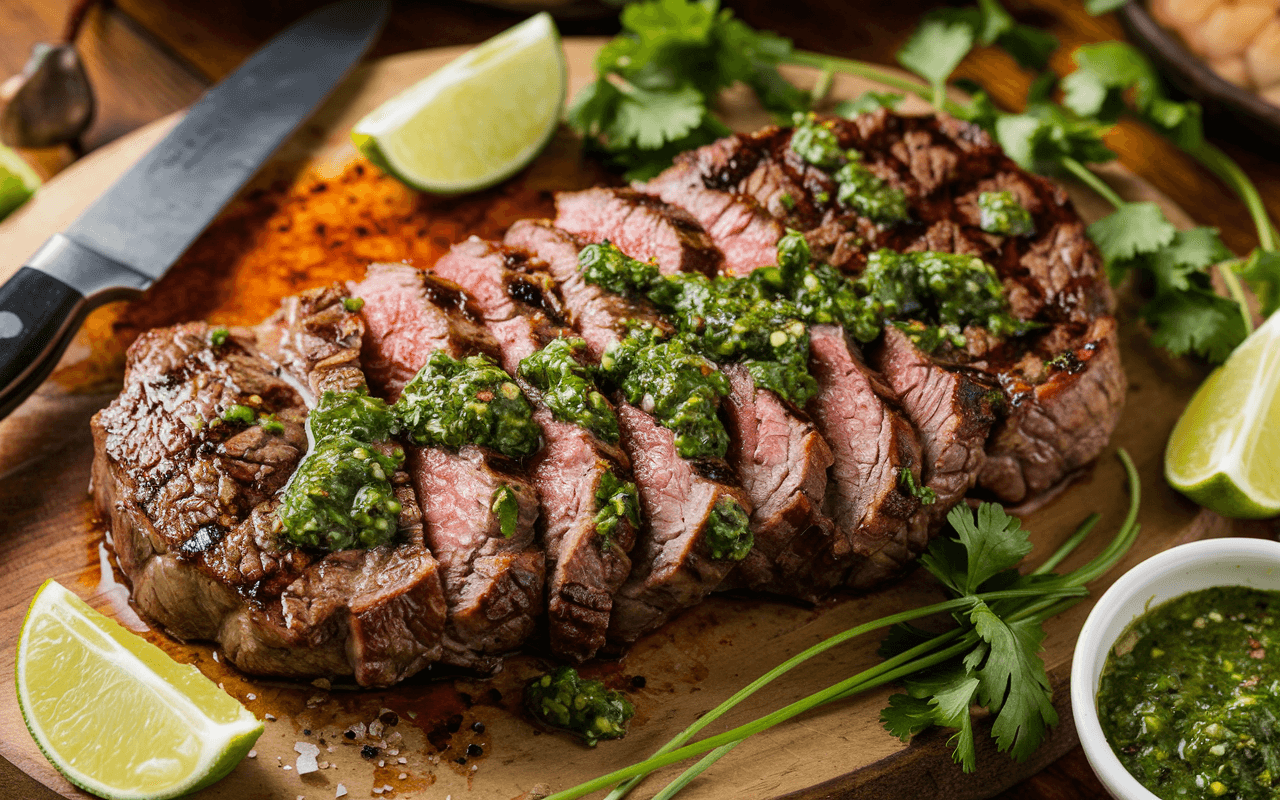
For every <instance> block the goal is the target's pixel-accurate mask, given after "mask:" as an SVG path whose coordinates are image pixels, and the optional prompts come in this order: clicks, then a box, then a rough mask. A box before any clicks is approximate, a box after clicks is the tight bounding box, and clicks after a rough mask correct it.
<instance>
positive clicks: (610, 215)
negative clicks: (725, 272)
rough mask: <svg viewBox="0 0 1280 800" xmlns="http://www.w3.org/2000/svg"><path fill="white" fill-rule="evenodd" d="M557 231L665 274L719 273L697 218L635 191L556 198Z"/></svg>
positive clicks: (591, 192)
mask: <svg viewBox="0 0 1280 800" xmlns="http://www.w3.org/2000/svg"><path fill="white" fill-rule="evenodd" d="M555 224H556V227H558V228H561V229H563V230H566V231H568V232H569V233H572V234H574V235H575V236H577V237H578V238H580V239H582V240H583V241H586V242H604V241H609V242H613V244H615V245H617V246H618V248H619V249H620V250H622V251H623V252H624V253H627V254H628V255H630V256H631V257H632V258H638V259H640V260H641V261H655V262H657V264H658V268H659V269H660V270H661V271H662V272H663V273H665V274H670V273H673V272H701V273H703V274H705V275H714V274H716V273H717V272H719V271H720V264H721V261H722V259H721V256H720V251H719V250H717V249H716V246H715V244H713V243H712V241H711V237H709V236H707V233H706V231H704V230H703V229H702V226H700V225H699V224H698V222H697V220H695V219H694V218H693V217H691V216H689V213H688V212H686V211H685V210H683V209H680V208H676V207H675V206H671V205H667V204H666V203H664V202H662V201H661V200H659V199H658V198H656V197H653V196H652V195H647V194H644V193H642V192H637V191H635V190H634V189H610V188H603V187H597V188H594V189H585V190H583V191H580V192H560V193H559V194H557V195H556V220H555Z"/></svg>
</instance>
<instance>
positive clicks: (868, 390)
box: [809, 325, 928, 592]
mask: <svg viewBox="0 0 1280 800" xmlns="http://www.w3.org/2000/svg"><path fill="white" fill-rule="evenodd" d="M809 369H810V372H812V373H813V377H814V379H815V380H817V382H818V393H817V395H815V396H814V398H813V399H812V400H810V401H809V413H810V414H811V415H812V416H813V420H814V423H815V424H816V425H817V426H818V430H819V431H820V432H821V433H822V435H823V437H824V438H825V439H826V440H827V442H828V444H830V446H831V450H832V453H833V455H834V456H835V463H834V464H833V466H832V467H831V485H830V486H829V488H828V490H827V512H828V514H829V515H830V516H831V518H832V519H834V520H835V521H836V524H837V526H838V535H837V537H836V539H835V544H834V547H833V549H832V550H831V551H830V552H829V553H824V554H822V555H821V557H820V558H819V560H818V561H817V562H815V564H814V567H813V575H812V576H811V580H812V581H813V583H815V584H816V585H817V587H818V588H817V591H819V592H822V591H825V590H826V589H829V588H831V587H833V586H835V585H837V584H838V583H840V581H841V580H844V581H846V582H847V583H848V584H849V585H850V586H853V587H856V588H865V587H868V586H871V585H874V584H875V583H878V582H880V581H882V580H884V579H885V578H888V577H890V576H892V575H895V574H897V573H898V572H899V571H900V569H901V567H902V566H903V565H904V564H906V563H907V562H908V561H909V560H910V559H912V558H914V557H915V556H916V555H918V554H919V553H920V552H921V551H922V550H923V549H924V547H925V545H926V544H927V543H928V514H927V512H924V511H922V510H921V505H920V501H919V500H918V499H917V498H916V497H915V496H914V495H913V494H912V493H911V492H910V491H909V490H908V489H907V488H906V487H905V486H904V480H903V478H902V473H903V472H910V473H911V474H912V476H913V477H914V478H915V479H916V480H917V481H918V480H919V478H920V476H919V469H920V442H919V440H918V439H917V438H916V433H915V431H914V430H913V429H912V427H911V425H910V423H908V422H907V420H906V419H904V418H903V416H902V415H901V414H900V413H899V412H898V411H897V410H896V409H895V408H894V407H893V406H892V405H891V403H892V402H893V401H892V400H891V399H890V398H892V397H893V391H892V390H891V389H890V388H889V387H888V386H885V385H884V384H883V382H882V379H881V378H880V376H879V375H877V374H875V373H874V372H872V371H871V370H870V369H868V368H867V367H866V365H865V364H864V363H863V362H862V358H861V356H860V355H859V354H858V352H857V350H856V349H855V348H854V347H853V346H852V345H851V344H850V342H849V340H848V337H846V336H845V333H844V330H843V329H842V328H840V327H838V326H835V325H814V326H813V327H812V328H811V329H810V354H809Z"/></svg>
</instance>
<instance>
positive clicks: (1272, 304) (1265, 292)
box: [1237, 247, 1280, 317]
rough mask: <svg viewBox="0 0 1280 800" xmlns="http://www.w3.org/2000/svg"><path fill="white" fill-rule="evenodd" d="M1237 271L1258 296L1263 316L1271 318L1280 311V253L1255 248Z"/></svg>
mask: <svg viewBox="0 0 1280 800" xmlns="http://www.w3.org/2000/svg"><path fill="white" fill-rule="evenodd" d="M1237 271H1238V272H1239V273H1240V276H1241V277H1242V278H1244V279H1245V280H1246V281H1248V283H1249V288H1250V289H1252V290H1253V293H1254V294H1256V295H1257V296H1258V302H1259V303H1260V304H1261V306H1262V316H1264V317H1269V316H1271V315H1272V314H1273V313H1274V312H1275V311H1276V310H1278V309H1280V252H1276V251H1275V250H1263V249H1262V248H1260V247H1259V248H1255V249H1254V251H1253V252H1252V253H1250V254H1249V258H1248V259H1246V260H1245V262H1244V264H1242V265H1240V267H1239V268H1238V269H1237Z"/></svg>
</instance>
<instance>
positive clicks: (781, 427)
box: [721, 364, 835, 602]
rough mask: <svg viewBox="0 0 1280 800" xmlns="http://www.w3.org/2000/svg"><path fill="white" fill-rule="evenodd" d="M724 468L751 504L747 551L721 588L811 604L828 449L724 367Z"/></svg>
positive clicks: (741, 373)
mask: <svg viewBox="0 0 1280 800" xmlns="http://www.w3.org/2000/svg"><path fill="white" fill-rule="evenodd" d="M721 369H723V370H724V373H725V375H727V376H728V378H729V384H730V392H729V397H728V399H727V401H726V402H725V404H724V408H725V412H726V413H725V417H726V419H727V420H728V423H729V435H730V446H729V460H730V463H731V464H733V466H734V468H735V469H736V470H737V472H738V477H739V478H740V479H741V481H742V487H743V489H744V490H745V491H746V492H747V496H748V497H750V498H751V504H752V506H753V508H752V511H751V532H752V534H753V535H754V536H755V544H754V545H753V546H752V548H751V552H750V553H748V554H747V557H746V558H745V559H743V560H742V562H741V563H739V564H738V566H737V567H736V568H734V570H733V572H731V573H729V576H728V578H727V579H726V581H725V585H726V587H734V588H747V589H755V590H758V591H773V592H779V593H784V594H790V595H792V596H794V597H798V598H800V599H802V600H807V601H809V602H813V601H816V600H817V599H818V598H819V592H817V591H816V590H815V589H814V588H813V587H812V586H810V585H809V582H808V575H807V574H806V572H807V568H808V566H809V564H810V562H811V560H812V558H813V556H814V555H815V554H816V553H817V552H820V551H821V550H823V549H824V548H826V547H829V546H831V543H832V542H831V539H832V537H833V536H834V535H835V524H834V523H833V522H832V521H831V519H830V518H829V517H828V516H827V515H826V514H824V513H823V512H822V504H823V501H824V499H825V497H826V492H827V469H828V468H829V467H830V466H831V464H832V462H833V461H834V459H833V457H832V455H831V448H830V447H828V446H827V443H826V441H825V440H824V439H823V438H822V436H820V435H819V434H818V432H817V430H816V429H815V428H814V425H813V423H812V422H810V421H809V419H808V418H807V417H805V416H804V415H803V414H802V413H797V412H795V411H793V410H791V409H790V408H788V407H787V406H786V405H785V404H784V403H783V402H782V400H780V399H779V398H778V396H777V395H776V394H774V393H773V392H771V391H769V390H767V389H759V388H757V387H756V385H755V382H754V381H753V380H752V378H751V375H750V374H749V373H748V372H747V369H746V367H744V366H743V365H741V364H726V365H724V366H723V367H722V368H721Z"/></svg>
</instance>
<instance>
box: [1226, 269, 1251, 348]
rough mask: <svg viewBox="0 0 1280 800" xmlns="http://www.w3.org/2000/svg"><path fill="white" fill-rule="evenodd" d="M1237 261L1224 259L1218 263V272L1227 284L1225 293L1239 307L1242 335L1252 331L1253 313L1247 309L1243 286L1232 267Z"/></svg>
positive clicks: (1246, 298)
mask: <svg viewBox="0 0 1280 800" xmlns="http://www.w3.org/2000/svg"><path fill="white" fill-rule="evenodd" d="M1238 263H1239V259H1236V260H1234V261H1224V262H1223V263H1221V264H1219V265H1218V274H1219V275H1221V276H1222V282H1223V283H1224V284H1226V286H1227V294H1229V295H1231V299H1232V300H1235V301H1236V305H1238V306H1239V307H1240V317H1241V318H1242V319H1243V320H1244V335H1245V336H1248V335H1249V334H1251V333H1253V313H1252V312H1251V311H1249V298H1248V297H1246V296H1245V293H1244V287H1243V286H1241V285H1240V278H1239V276H1238V275H1236V271H1235V269H1234V266H1235V264H1238Z"/></svg>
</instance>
